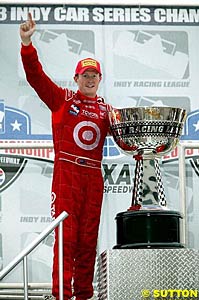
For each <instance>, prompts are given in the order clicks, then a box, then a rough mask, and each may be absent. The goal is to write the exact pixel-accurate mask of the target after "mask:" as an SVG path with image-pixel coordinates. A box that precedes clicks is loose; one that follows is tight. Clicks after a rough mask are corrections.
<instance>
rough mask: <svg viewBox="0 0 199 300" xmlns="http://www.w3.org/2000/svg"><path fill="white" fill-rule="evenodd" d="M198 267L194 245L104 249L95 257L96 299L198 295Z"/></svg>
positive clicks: (193, 296)
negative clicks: (179, 247) (191, 247)
mask: <svg viewBox="0 0 199 300" xmlns="http://www.w3.org/2000/svg"><path fill="white" fill-rule="evenodd" d="M198 270H199V251H198V250H194V249H130V250H128V249H125V250H121V249H120V250H106V251H105V252H103V253H102V254H101V255H100V256H99V257H98V270H97V274H98V277H97V285H98V300H140V299H198V287H199V271H198ZM143 291H146V293H147V291H148V293H147V294H145V296H144V294H143ZM161 291H163V292H164V293H165V292H167V293H168V295H167V296H165V294H164V297H161V296H159V297H158V293H160V292H161ZM176 291H178V293H180V294H179V296H178V297H177V294H176ZM155 292H156V295H155V294H154V293H155ZM172 292H173V293H174V294H173V295H172Z"/></svg>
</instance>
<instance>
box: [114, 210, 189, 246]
mask: <svg viewBox="0 0 199 300" xmlns="http://www.w3.org/2000/svg"><path fill="white" fill-rule="evenodd" d="M181 220H182V216H181V214H180V213H179V212H176V211H168V210H139V211H126V212H121V213H118V214H117V216H116V223H117V245H116V246H114V248H113V249H133V248H137V249H138V248H142V249H143V248H153V249H154V248H184V246H183V244H181V242H180V232H181Z"/></svg>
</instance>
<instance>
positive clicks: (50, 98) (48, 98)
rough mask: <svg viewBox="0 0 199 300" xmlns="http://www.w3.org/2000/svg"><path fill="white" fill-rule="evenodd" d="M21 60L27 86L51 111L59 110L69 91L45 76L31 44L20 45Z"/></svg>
mask: <svg viewBox="0 0 199 300" xmlns="http://www.w3.org/2000/svg"><path fill="white" fill-rule="evenodd" d="M21 58H22V63H23V67H24V70H25V73H26V78H27V81H28V82H29V84H30V85H31V86H32V88H33V89H34V90H35V91H36V93H37V94H38V96H39V97H40V99H41V100H42V101H43V102H44V103H46V105H47V106H48V107H49V108H50V110H51V111H57V110H59V108H60V107H61V106H62V104H63V102H64V101H65V100H66V98H67V94H68V92H69V90H67V89H63V88H61V87H59V86H58V85H56V84H55V83H54V82H53V81H52V80H51V79H50V78H49V77H48V76H47V75H46V73H45V72H44V71H43V68H42V65H41V63H40V62H39V59H38V55H37V51H36V49H35V48H34V46H33V45H32V43H31V44H30V45H29V46H24V45H22V47H21Z"/></svg>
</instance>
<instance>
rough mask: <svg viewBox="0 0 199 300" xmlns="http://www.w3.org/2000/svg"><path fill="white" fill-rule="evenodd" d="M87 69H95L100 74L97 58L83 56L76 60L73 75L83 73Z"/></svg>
mask: <svg viewBox="0 0 199 300" xmlns="http://www.w3.org/2000/svg"><path fill="white" fill-rule="evenodd" d="M88 69H93V70H96V71H97V72H98V73H99V74H100V75H101V74H102V73H101V68H100V63H99V62H98V61H97V60H95V59H93V58H90V57H89V58H84V59H82V60H80V61H79V62H78V64H77V67H76V69H75V75H76V74H83V73H84V72H85V71H86V70H88Z"/></svg>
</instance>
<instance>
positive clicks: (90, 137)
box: [73, 121, 100, 150]
mask: <svg viewBox="0 0 199 300" xmlns="http://www.w3.org/2000/svg"><path fill="white" fill-rule="evenodd" d="M73 138H74V140H75V143H76V144H77V145H78V146H79V147H80V148H82V149H84V150H93V149H95V148H96V147H97V146H98V145H99V140H100V129H99V127H98V126H97V124H95V123H93V122H90V121H89V122H87V121H83V122H80V123H79V124H77V125H76V126H75V128H74V132H73Z"/></svg>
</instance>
